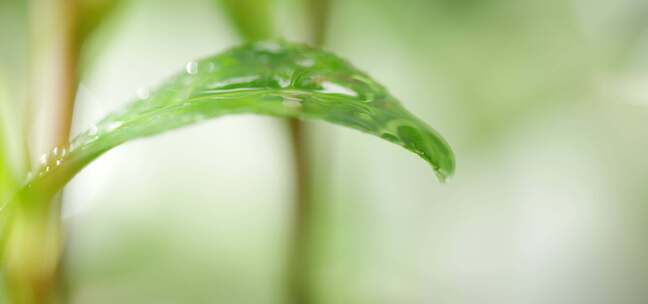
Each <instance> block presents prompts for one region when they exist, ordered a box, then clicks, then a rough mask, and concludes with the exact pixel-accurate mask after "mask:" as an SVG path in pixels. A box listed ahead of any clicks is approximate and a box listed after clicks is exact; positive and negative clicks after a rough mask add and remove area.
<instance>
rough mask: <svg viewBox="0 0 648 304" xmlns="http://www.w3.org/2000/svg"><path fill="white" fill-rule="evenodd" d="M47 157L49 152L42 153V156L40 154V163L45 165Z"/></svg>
mask: <svg viewBox="0 0 648 304" xmlns="http://www.w3.org/2000/svg"><path fill="white" fill-rule="evenodd" d="M47 157H48V155H47V153H46V154H43V155H41V156H40V163H41V164H43V165H44V164H47Z"/></svg>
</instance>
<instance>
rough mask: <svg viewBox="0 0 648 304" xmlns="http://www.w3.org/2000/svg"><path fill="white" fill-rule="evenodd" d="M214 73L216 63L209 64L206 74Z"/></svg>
mask: <svg viewBox="0 0 648 304" xmlns="http://www.w3.org/2000/svg"><path fill="white" fill-rule="evenodd" d="M214 71H216V63H214V62H210V63H208V64H207V72H210V73H211V72H214Z"/></svg>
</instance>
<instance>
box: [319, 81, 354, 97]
mask: <svg viewBox="0 0 648 304" xmlns="http://www.w3.org/2000/svg"><path fill="white" fill-rule="evenodd" d="M320 85H321V86H322V90H321V91H320V92H322V93H326V94H341V95H346V96H351V97H358V93H357V92H356V91H354V90H352V89H349V88H347V87H344V86H341V85H339V84H337V83H334V82H330V81H324V82H322V83H321V84H320Z"/></svg>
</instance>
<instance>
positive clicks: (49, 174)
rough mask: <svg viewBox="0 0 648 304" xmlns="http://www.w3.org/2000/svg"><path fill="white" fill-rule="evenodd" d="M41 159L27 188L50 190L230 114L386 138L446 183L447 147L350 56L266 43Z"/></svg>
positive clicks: (201, 66) (192, 75)
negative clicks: (157, 138)
mask: <svg viewBox="0 0 648 304" xmlns="http://www.w3.org/2000/svg"><path fill="white" fill-rule="evenodd" d="M140 95H143V96H141V97H142V98H141V99H140V100H138V101H135V102H133V103H131V104H130V105H128V106H127V107H125V108H124V109H123V110H121V111H119V112H116V113H113V114H111V115H109V116H108V117H106V118H105V119H103V120H102V121H100V122H99V123H98V124H96V126H94V127H92V128H91V129H90V130H88V131H86V132H84V133H82V134H81V135H79V136H78V137H77V138H75V139H74V140H73V141H72V143H71V144H70V146H69V147H58V148H56V149H54V151H52V153H50V154H48V155H45V156H43V159H42V161H43V164H42V167H41V168H40V170H39V171H38V172H36V173H35V174H34V179H33V180H32V181H31V182H30V183H29V184H28V185H27V186H26V188H25V189H24V191H26V192H28V193H31V194H37V195H44V194H53V193H54V192H57V191H58V190H60V188H61V187H63V186H64V185H65V183H67V181H69V180H70V179H71V178H72V176H74V175H75V174H76V173H77V172H79V171H80V170H81V169H82V168H83V167H85V166H86V165H87V164H88V163H90V162H91V161H92V160H94V159H95V158H97V157H99V156H100V155H101V154H103V153H105V152H106V151H108V150H110V149H112V148H114V147H115V146H117V145H120V144H122V143H124V142H127V141H130V140H134V139H138V138H142V137H146V136H152V135H156V134H159V133H162V132H165V131H168V130H172V129H176V128H179V127H182V126H186V125H190V124H194V123H197V122H201V121H204V120H206V119H210V118H215V117H219V116H223V115H229V114H244V113H253V114H261V115H271V116H278V117H294V118H300V119H318V120H324V121H328V122H330V123H334V124H338V125H343V126H347V127H350V128H354V129H357V130H360V131H363V132H366V133H368V134H372V135H375V136H378V137H380V138H383V139H385V140H387V141H390V142H392V143H395V144H398V145H400V146H403V147H404V148H406V149H408V150H410V151H412V152H414V153H416V154H418V155H419V156H420V157H422V158H423V159H425V160H426V161H427V162H429V163H430V164H431V165H432V167H433V168H434V169H435V170H436V172H437V174H438V176H439V178H440V179H441V180H444V179H445V178H446V177H448V176H450V175H451V174H452V173H453V170H454V158H453V154H452V151H451V150H450V147H449V146H448V145H447V144H446V142H445V141H444V140H443V139H442V138H441V137H440V136H439V135H438V134H437V133H436V132H435V131H434V130H432V129H431V128H430V127H429V126H428V125H427V124H425V123H424V122H422V121H421V120H419V119H418V118H416V117H414V116H413V115H412V114H410V113H409V112H407V110H405V109H404V108H403V107H402V106H401V104H400V103H399V102H398V101H397V100H396V99H395V98H394V97H392V96H391V95H389V93H388V92H387V91H386V90H385V88H384V87H383V86H381V85H380V84H378V83H377V82H376V81H374V80H373V79H371V78H370V77H369V76H367V75H366V74H364V73H362V72H360V71H358V70H356V69H355V68H354V67H352V66H351V65H350V64H349V63H347V62H346V61H344V60H342V59H340V58H338V57H336V56H335V55H332V54H330V53H327V52H324V51H321V50H318V49H314V48H310V47H308V46H304V45H300V44H292V43H286V42H277V41H263V42H257V43H253V44H247V45H244V46H242V47H238V48H234V49H232V50H230V51H227V52H225V53H223V54H221V55H217V56H214V57H210V58H207V59H203V60H200V61H197V62H190V63H188V64H187V65H186V67H185V70H184V71H183V72H181V73H180V74H178V75H177V76H175V77H173V78H172V79H171V80H169V81H168V82H166V83H165V84H164V85H162V86H161V87H160V88H159V89H157V90H155V91H153V92H151V93H150V94H149V93H146V94H140Z"/></svg>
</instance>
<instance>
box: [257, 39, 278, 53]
mask: <svg viewBox="0 0 648 304" xmlns="http://www.w3.org/2000/svg"><path fill="white" fill-rule="evenodd" d="M254 46H255V48H256V49H257V50H259V51H267V52H270V53H278V52H279V51H280V50H281V45H279V44H278V43H276V42H271V41H261V42H257V43H256V44H255V45H254Z"/></svg>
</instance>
